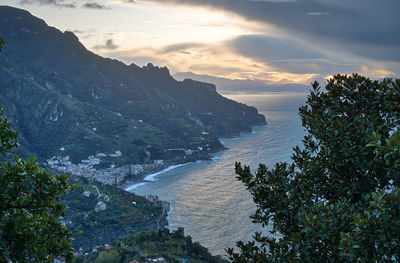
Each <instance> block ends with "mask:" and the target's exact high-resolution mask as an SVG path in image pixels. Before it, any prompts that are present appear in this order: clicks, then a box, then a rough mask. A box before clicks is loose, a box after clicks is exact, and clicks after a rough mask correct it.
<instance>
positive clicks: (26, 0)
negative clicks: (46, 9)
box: [19, 0, 76, 8]
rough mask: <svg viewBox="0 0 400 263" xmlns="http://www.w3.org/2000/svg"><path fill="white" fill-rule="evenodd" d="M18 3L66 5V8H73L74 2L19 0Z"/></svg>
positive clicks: (62, 0)
mask: <svg viewBox="0 0 400 263" xmlns="http://www.w3.org/2000/svg"><path fill="white" fill-rule="evenodd" d="M19 3H20V4H21V5H31V4H38V5H53V6H56V7H60V8H62V7H67V8H75V7H76V4H75V2H69V1H65V0H20V1H19Z"/></svg>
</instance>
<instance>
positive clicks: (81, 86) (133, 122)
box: [0, 6, 266, 170]
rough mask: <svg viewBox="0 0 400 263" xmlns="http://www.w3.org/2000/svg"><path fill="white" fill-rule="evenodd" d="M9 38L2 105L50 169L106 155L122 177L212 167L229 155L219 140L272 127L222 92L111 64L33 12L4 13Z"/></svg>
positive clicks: (0, 58)
mask: <svg viewBox="0 0 400 263" xmlns="http://www.w3.org/2000/svg"><path fill="white" fill-rule="evenodd" d="M0 37H2V38H3V39H4V40H5V41H6V44H5V45H4V48H3V52H2V53H0V90H1V93H0V103H1V104H3V105H4V106H5V113H6V116H7V117H8V118H9V119H10V121H11V122H12V123H13V124H14V128H15V129H16V130H17V131H19V133H20V138H21V139H20V140H21V145H22V146H23V149H24V150H25V151H26V153H27V154H35V155H37V156H38V157H39V159H40V160H41V161H44V162H46V160H49V158H52V157H53V156H61V157H67V156H68V157H71V161H72V163H75V164H79V163H80V162H81V161H82V160H88V158H89V157H91V158H92V157H93V156H95V155H101V156H102V157H101V158H100V159H101V163H102V165H103V166H104V167H113V166H117V167H121V166H123V165H129V164H144V163H147V164H151V163H153V162H155V161H157V160H162V161H163V163H164V164H171V163H181V162H188V161H193V160H198V159H208V158H209V155H210V154H211V153H213V152H216V151H219V150H221V149H223V148H224V147H223V145H222V144H221V142H220V141H219V139H218V137H232V136H237V135H239V134H240V133H241V132H249V131H251V126H253V125H264V124H266V122H265V117H264V116H262V115H260V114H258V111H257V109H256V108H254V107H249V106H247V105H244V104H241V103H237V102H234V101H232V100H229V99H227V98H225V97H223V96H221V95H220V94H218V93H217V91H216V87H215V85H213V84H208V83H202V82H198V81H193V80H184V81H177V80H175V79H174V78H173V77H172V76H171V75H170V73H169V70H168V69H167V68H165V67H164V68H162V67H161V68H160V67H157V66H154V65H153V64H150V63H149V64H148V65H147V66H144V67H139V66H137V65H135V64H131V65H126V64H124V63H122V62H120V61H117V60H114V59H108V58H102V57H101V56H99V55H96V54H94V53H92V52H90V51H88V50H87V49H86V48H85V47H84V46H83V45H82V44H81V43H80V42H79V39H78V38H77V37H76V36H75V35H74V34H73V33H72V32H68V31H67V32H64V33H62V32H61V31H59V30H58V29H56V28H54V27H49V26H48V25H47V24H46V23H45V21H44V20H42V19H39V18H36V17H34V16H32V15H31V14H30V13H29V12H27V11H25V10H21V9H17V8H13V7H5V6H1V7H0ZM116 152H117V153H118V154H117V157H118V158H116V156H115V153H116ZM89 159H90V158H89ZM66 162H69V160H68V161H66ZM64 168H65V167H64ZM90 169H93V167H91V168H90ZM90 169H89V170H90ZM130 170H131V169H130Z"/></svg>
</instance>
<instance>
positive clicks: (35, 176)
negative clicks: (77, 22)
mask: <svg viewBox="0 0 400 263" xmlns="http://www.w3.org/2000/svg"><path fill="white" fill-rule="evenodd" d="M2 43H4V42H3V41H2V40H1V39H0V49H1V46H2ZM17 137H18V133H17V132H16V131H14V130H13V129H11V125H10V122H8V120H7V119H6V118H5V117H4V113H3V108H2V106H1V105H0V236H1V240H0V262H7V260H11V261H12V262H53V261H54V258H55V257H58V256H63V257H65V259H66V260H67V262H71V261H72V257H73V250H72V245H71V234H70V233H69V232H68V230H67V228H66V227H63V226H62V225H61V223H60V222H59V220H58V219H59V217H61V216H63V215H64V207H63V206H62V205H61V203H60V198H61V197H62V196H63V195H64V194H65V193H66V192H67V191H69V190H70V186H69V184H68V177H67V175H55V176H53V175H51V174H50V173H49V172H47V171H45V170H43V169H41V168H40V167H39V166H38V164H37V163H36V162H35V158H32V159H31V160H29V161H25V160H21V159H20V158H19V157H18V156H16V155H15V154H14V152H13V149H14V148H15V147H17V146H18V140H17ZM13 158H14V160H13V161H9V160H12V159H13Z"/></svg>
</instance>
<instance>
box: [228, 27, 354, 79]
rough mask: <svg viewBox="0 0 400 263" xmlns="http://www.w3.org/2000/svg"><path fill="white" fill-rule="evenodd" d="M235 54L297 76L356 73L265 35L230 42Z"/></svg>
mask: <svg viewBox="0 0 400 263" xmlns="http://www.w3.org/2000/svg"><path fill="white" fill-rule="evenodd" d="M227 44H228V46H229V47H230V48H232V49H233V50H234V52H236V53H238V54H241V55H243V56H247V57H251V58H253V59H255V60H257V61H260V62H263V63H267V64H269V65H271V66H274V67H275V68H277V69H280V70H283V71H285V72H290V73H295V74H306V73H319V74H328V73H332V72H337V73H339V72H353V71H355V70H356V69H358V68H357V66H355V65H348V64H343V63H335V62H333V61H332V60H331V59H327V58H325V56H324V55H323V54H322V53H320V52H318V51H316V50H315V49H312V48H310V47H307V46H304V45H302V44H300V43H297V42H294V41H289V40H282V39H278V38H273V37H268V36H263V35H246V36H241V37H238V38H236V39H234V40H232V41H230V42H228V43H227Z"/></svg>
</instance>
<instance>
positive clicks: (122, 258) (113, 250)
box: [74, 229, 227, 263]
mask: <svg viewBox="0 0 400 263" xmlns="http://www.w3.org/2000/svg"><path fill="white" fill-rule="evenodd" d="M157 258H163V259H165V260H166V261H167V262H169V263H182V262H183V263H185V262H193V263H206V262H207V263H226V262H227V261H226V260H223V259H222V258H221V257H220V256H212V255H211V254H210V252H209V251H208V249H206V248H204V247H202V246H201V245H200V244H199V243H197V242H193V241H192V239H191V237H190V236H186V237H185V236H184V233H183V229H180V230H179V231H176V232H173V233H170V231H169V230H168V229H162V230H161V229H160V230H158V231H150V232H142V233H139V234H135V235H132V236H129V237H127V238H125V239H123V240H119V241H117V242H115V243H114V244H113V245H112V246H109V247H107V248H103V249H102V250H101V251H98V252H96V253H92V254H90V255H88V256H86V257H77V258H76V259H75V261H74V262H75V263H79V262H82V263H83V262H85V263H89V262H95V263H100V262H115V263H123V262H131V261H133V260H137V261H139V262H145V261H146V260H149V259H157ZM157 262H162V261H157Z"/></svg>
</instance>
